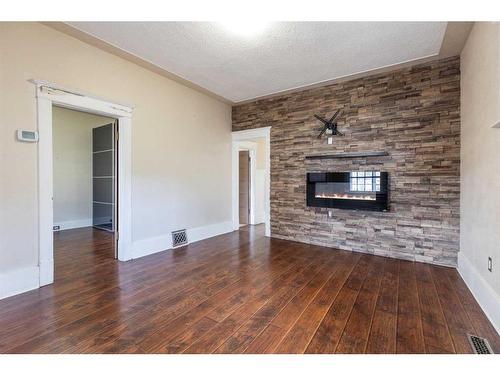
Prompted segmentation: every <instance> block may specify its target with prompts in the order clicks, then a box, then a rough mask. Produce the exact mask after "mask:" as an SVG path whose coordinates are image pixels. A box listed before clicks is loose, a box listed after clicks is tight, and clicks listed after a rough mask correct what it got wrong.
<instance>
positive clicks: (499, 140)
mask: <svg viewBox="0 0 500 375" xmlns="http://www.w3.org/2000/svg"><path fill="white" fill-rule="evenodd" d="M499 48H500V24H499V23H483V22H478V23H476V24H475V25H474V27H473V29H472V32H471V34H470V36H469V39H468V40H467V43H466V45H465V47H464V50H463V51H462V55H461V117H462V122H461V169H460V175H461V199H460V216H461V223H460V251H461V254H460V256H461V257H462V256H464V257H465V258H466V259H467V260H468V261H469V262H470V263H471V264H472V266H473V268H474V269H475V271H476V272H477V273H478V274H479V275H480V277H482V278H483V279H484V280H485V281H486V282H487V283H488V284H489V285H490V286H491V287H492V288H493V290H494V292H495V293H496V298H497V303H498V301H499V300H500V226H499V223H500V195H499V193H500V173H499V172H500V129H494V128H492V126H493V125H494V123H495V122H497V121H499V120H500V58H499V54H500V51H499ZM489 256H490V257H492V258H493V271H494V272H489V271H488V270H487V258H488V257H489Z"/></svg>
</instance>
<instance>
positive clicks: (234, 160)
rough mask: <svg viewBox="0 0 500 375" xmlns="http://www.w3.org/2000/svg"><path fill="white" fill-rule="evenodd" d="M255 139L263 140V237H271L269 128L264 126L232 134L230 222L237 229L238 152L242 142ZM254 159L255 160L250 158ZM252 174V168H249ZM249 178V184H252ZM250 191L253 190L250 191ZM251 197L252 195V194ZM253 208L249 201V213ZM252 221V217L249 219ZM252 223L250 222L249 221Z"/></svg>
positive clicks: (253, 204)
mask: <svg viewBox="0 0 500 375" xmlns="http://www.w3.org/2000/svg"><path fill="white" fill-rule="evenodd" d="M256 138H264V140H265V182H264V184H265V187H264V225H265V235H266V236H267V237H271V203H270V197H271V127H270V126H266V127H262V128H257V129H249V130H240V131H234V132H233V133H232V157H231V168H232V221H233V230H238V229H239V227H240V226H239V222H240V220H239V194H238V192H239V154H238V152H239V150H240V145H241V144H242V142H244V141H252V140H255V139H256ZM252 159H255V158H252ZM251 169H252V171H251V173H252V172H254V171H253V169H254V167H252V168H251ZM252 177H254V176H251V177H250V178H251V180H250V184H252V180H254V178H252ZM251 190H252V191H253V190H254V189H251ZM252 195H253V193H252ZM252 207H255V203H254V201H252V199H251V209H250V211H251V213H252V212H255V211H254V210H252ZM251 220H252V217H251ZM251 222H252V221H251Z"/></svg>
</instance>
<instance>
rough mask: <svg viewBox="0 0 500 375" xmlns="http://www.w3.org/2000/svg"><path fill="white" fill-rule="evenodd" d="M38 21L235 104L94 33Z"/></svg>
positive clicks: (59, 23) (55, 23)
mask: <svg viewBox="0 0 500 375" xmlns="http://www.w3.org/2000/svg"><path fill="white" fill-rule="evenodd" d="M40 23H41V24H42V25H45V26H47V27H50V28H52V29H54V30H57V31H59V32H61V33H63V34H66V35H69V36H71V37H73V38H75V39H78V40H79V41H81V42H84V43H87V44H89V45H91V46H93V47H96V48H99V49H101V50H103V51H105V52H108V53H110V54H112V55H115V56H118V57H120V58H122V59H124V60H127V61H129V62H131V63H134V64H136V65H138V66H140V67H141V68H144V69H147V70H149V71H151V72H153V73H156V74H158V75H160V76H163V77H165V78H168V79H170V80H172V81H175V82H177V83H180V84H181V85H184V86H186V87H189V88H191V89H193V90H196V91H198V92H200V93H202V94H205V95H208V96H210V97H212V98H214V99H217V100H219V101H221V102H223V103H226V104H231V105H232V104H235V103H234V102H232V101H230V100H228V99H226V98H224V97H222V96H220V95H217V94H215V93H213V92H212V91H209V90H207V89H205V88H204V87H201V86H198V85H197V84H195V83H193V82H191V81H188V80H187V79H185V78H182V77H179V76H178V75H176V74H173V73H171V72H169V71H167V70H165V69H162V68H160V67H159V66H158V65H155V64H153V63H152V62H150V61H148V60H145V59H143V58H141V57H139V56H136V55H134V54H132V53H130V52H127V51H125V50H123V49H121V48H119V47H117V46H115V45H113V44H111V43H108V42H105V41H104V40H102V39H100V38H98V37H96V36H94V35H91V34H87V33H85V32H83V31H81V30H79V29H77V28H75V27H73V26H70V25H68V24H66V23H64V22H40Z"/></svg>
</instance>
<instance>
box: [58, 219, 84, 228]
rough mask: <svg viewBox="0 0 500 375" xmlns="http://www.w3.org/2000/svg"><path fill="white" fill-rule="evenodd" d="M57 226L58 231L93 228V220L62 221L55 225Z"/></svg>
mask: <svg viewBox="0 0 500 375" xmlns="http://www.w3.org/2000/svg"><path fill="white" fill-rule="evenodd" d="M56 225H58V226H59V229H58V230H65V229H75V228H84V227H91V226H92V219H81V220H70V221H61V222H59V223H54V226H56Z"/></svg>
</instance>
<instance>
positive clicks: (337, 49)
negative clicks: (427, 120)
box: [68, 22, 447, 103]
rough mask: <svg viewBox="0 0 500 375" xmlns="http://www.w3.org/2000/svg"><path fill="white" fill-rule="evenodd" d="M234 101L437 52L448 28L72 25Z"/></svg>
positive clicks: (427, 24)
mask: <svg viewBox="0 0 500 375" xmlns="http://www.w3.org/2000/svg"><path fill="white" fill-rule="evenodd" d="M68 24H69V25H70V26H72V27H75V28H77V29H79V30H81V31H83V32H85V33H87V34H90V35H92V36H94V37H97V38H99V39H101V40H103V41H105V42H107V43H109V44H112V45H114V46H116V47H118V48H120V49H122V50H124V51H126V52H129V53H131V54H133V55H136V56H137V57H139V58H141V59H143V60H147V61H149V62H151V63H153V64H154V65H156V66H158V67H159V68H161V69H164V70H166V71H168V72H170V73H173V74H175V75H177V76H179V77H181V78H184V79H186V80H188V81H190V82H192V83H194V84H196V85H198V86H201V87H203V88H204V89H206V90H209V91H211V92H213V93H215V94H217V95H219V96H222V97H223V98H226V99H228V100H229V101H232V102H235V103H236V102H241V101H245V100H249V99H254V98H257V97H262V96H267V95H270V94H274V93H277V92H280V91H285V90H290V89H294V88H299V87H304V86H309V85H312V84H316V83H319V82H322V81H330V80H334V79H337V78H340V77H345V76H349V75H353V74H358V73H361V72H365V71H370V70H375V69H379V68H382V67H386V66H390V65H397V64H401V63H404V62H408V61H411V60H418V59H422V58H425V57H429V56H435V55H438V54H439V51H440V48H441V45H442V43H443V38H444V35H445V31H446V26H447V23H446V22H275V23H271V24H269V25H268V27H267V28H266V29H264V30H263V31H262V32H260V33H259V34H258V35H254V36H241V35H238V34H234V33H231V32H230V31H228V30H227V29H226V28H225V27H223V26H222V25H221V24H218V23H212V22H71V23H68Z"/></svg>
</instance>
